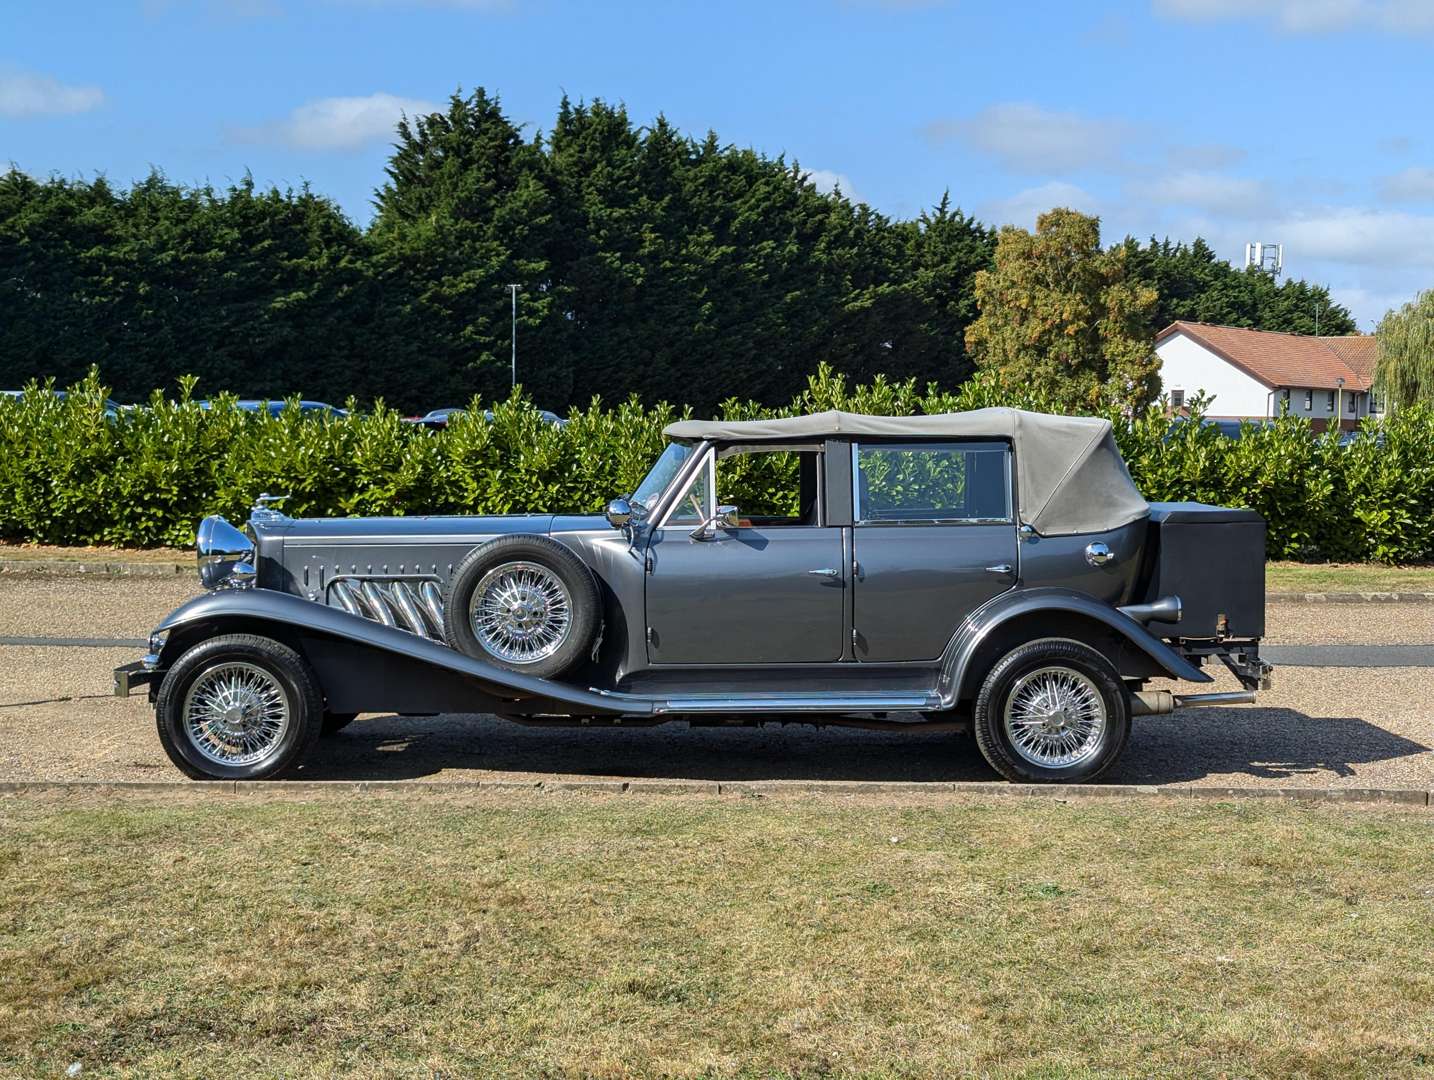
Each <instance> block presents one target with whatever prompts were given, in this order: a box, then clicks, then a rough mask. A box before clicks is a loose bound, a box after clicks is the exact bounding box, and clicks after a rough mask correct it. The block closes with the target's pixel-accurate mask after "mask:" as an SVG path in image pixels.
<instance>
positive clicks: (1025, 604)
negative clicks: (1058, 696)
mask: <svg viewBox="0 0 1434 1080" xmlns="http://www.w3.org/2000/svg"><path fill="white" fill-rule="evenodd" d="M1042 616H1046V617H1048V619H1049V622H1047V623H1046V625H1047V629H1046V630H1045V631H1044V632H1043V630H1042V623H1043V622H1046V620H1044V619H1043V618H1042ZM1072 620H1076V623H1075V625H1079V626H1083V627H1089V628H1090V629H1092V630H1095V631H1099V632H1100V633H1102V634H1103V635H1107V636H1108V635H1110V634H1114V635H1116V636H1117V637H1118V639H1119V640H1121V641H1123V642H1124V643H1125V644H1126V645H1127V646H1128V647H1129V648H1131V649H1134V650H1135V651H1136V654H1137V655H1138V656H1139V657H1142V658H1144V660H1145V661H1146V662H1148V665H1149V666H1150V667H1152V668H1153V669H1154V671H1155V672H1156V673H1158V674H1163V675H1165V676H1167V677H1169V678H1171V679H1183V680H1185V681H1186V682H1198V683H1208V682H1213V681H1214V680H1213V679H1212V678H1211V677H1210V676H1209V675H1207V674H1205V672H1203V671H1201V670H1200V669H1199V668H1197V667H1195V665H1193V664H1191V663H1190V661H1188V660H1186V659H1185V658H1184V657H1183V656H1181V655H1180V654H1179V653H1177V652H1176V651H1175V650H1174V649H1172V648H1171V647H1170V646H1169V645H1167V644H1166V643H1165V642H1163V641H1161V640H1160V639H1159V638H1158V637H1156V636H1155V635H1154V634H1152V633H1151V632H1150V631H1149V630H1147V629H1146V628H1145V627H1144V626H1142V625H1141V624H1140V623H1138V622H1136V621H1135V620H1134V619H1132V618H1131V617H1130V616H1129V615H1126V614H1125V613H1124V612H1122V611H1118V610H1117V609H1116V608H1114V607H1112V606H1111V605H1109V604H1106V603H1102V602H1101V601H1099V600H1096V599H1094V598H1093V597H1090V596H1088V595H1086V594H1084V593H1079V592H1075V591H1073V590H1070V589H1018V590H1013V591H1011V592H1006V593H1002V594H1001V595H999V596H997V597H996V598H995V599H993V600H991V601H990V602H988V603H987V604H985V605H984V606H983V607H981V608H979V609H978V610H977V611H975V612H973V613H972V614H971V615H970V616H969V617H968V618H967V619H966V621H965V622H964V623H962V624H961V627H960V628H959V629H958V630H957V631H956V633H955V635H954V636H953V637H952V638H951V642H950V643H949V644H948V645H947V646H946V651H945V653H944V654H943V655H942V670H941V681H940V684H939V690H940V693H941V701H942V707H943V708H953V707H954V706H955V705H956V703H957V702H959V701H961V700H963V699H966V698H971V697H974V696H975V694H976V691H977V690H978V689H979V687H980V684H981V681H982V680H983V679H984V678H985V677H986V672H987V670H989V667H990V665H991V664H994V663H995V661H996V660H997V659H999V657H998V656H995V655H988V654H990V653H992V651H993V649H994V650H997V651H1000V652H1001V653H1002V654H1004V652H1005V651H1006V650H1005V648H1004V647H1003V646H1005V645H1006V644H1007V643H1006V642H1004V641H1003V640H1002V639H1003V637H1004V636H1005V634H1004V631H1009V630H1012V629H1014V628H1015V626H1016V625H1017V624H1018V623H1020V624H1026V623H1028V624H1030V634H1029V636H1028V637H1027V638H1026V640H1034V639H1036V638H1042V637H1060V636H1064V635H1063V634H1062V633H1061V632H1060V631H1059V630H1058V629H1056V628H1057V627H1060V626H1069V625H1072ZM1011 647H1014V645H1011ZM1119 666H1120V665H1118V664H1117V667H1119Z"/></svg>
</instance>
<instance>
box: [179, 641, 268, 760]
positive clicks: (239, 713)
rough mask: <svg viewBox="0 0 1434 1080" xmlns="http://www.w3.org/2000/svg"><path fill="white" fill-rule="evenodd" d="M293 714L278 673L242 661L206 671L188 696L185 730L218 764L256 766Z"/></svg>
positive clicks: (231, 662)
mask: <svg viewBox="0 0 1434 1080" xmlns="http://www.w3.org/2000/svg"><path fill="white" fill-rule="evenodd" d="M290 719H291V714H290V709H289V702H288V696H287V694H286V693H285V691H284V688H283V686H282V685H280V683H279V681H278V679H277V678H275V676H274V675H273V674H272V673H271V672H269V671H267V670H265V669H264V668H261V667H259V666H258V665H257V664H251V663H248V662H244V661H221V662H219V663H217V664H214V665H213V666H212V667H210V668H208V669H206V670H204V671H203V672H201V673H200V674H199V676H198V677H197V678H196V679H195V680H194V682H193V683H192V684H191V685H190V687H189V691H188V693H187V694H185V698H184V732H185V734H186V736H187V737H188V738H189V741H190V743H191V744H192V745H193V746H194V748H195V749H196V750H197V751H198V752H199V753H200V754H202V755H203V756H204V757H206V758H208V759H209V760H210V761H213V762H216V763H218V764H220V765H253V764H255V763H257V762H260V761H263V760H264V759H265V758H267V757H269V756H270V755H271V754H273V753H274V752H275V751H276V750H277V749H278V747H279V745H280V744H281V743H282V741H283V738H284V735H285V733H286V732H287V731H288V728H289V723H290Z"/></svg>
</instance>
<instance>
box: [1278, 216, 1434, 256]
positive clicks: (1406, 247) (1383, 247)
mask: <svg viewBox="0 0 1434 1080" xmlns="http://www.w3.org/2000/svg"><path fill="white" fill-rule="evenodd" d="M1265 231H1266V233H1267V234H1268V235H1269V236H1270V237H1272V238H1273V239H1276V240H1279V241H1281V242H1282V243H1283V244H1284V245H1285V250H1286V252H1291V251H1294V252H1298V253H1299V254H1300V256H1301V257H1304V258H1310V259H1324V260H1329V261H1333V262H1342V263H1350V264H1353V265H1357V266H1374V267H1392V266H1408V267H1415V266H1418V267H1429V266H1434V216H1430V215H1426V214H1410V213H1406V212H1404V211H1402V210H1367V209H1360V208H1357V207H1335V208H1330V209H1327V210H1319V211H1312V212H1305V213H1302V214H1295V215H1291V216H1289V217H1286V218H1285V219H1284V220H1283V221H1278V222H1274V223H1272V224H1271V226H1270V227H1269V228H1268V229H1266V230H1265Z"/></svg>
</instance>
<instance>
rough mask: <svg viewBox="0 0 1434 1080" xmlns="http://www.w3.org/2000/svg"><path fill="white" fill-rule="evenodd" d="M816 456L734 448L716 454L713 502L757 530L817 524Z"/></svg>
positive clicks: (813, 453) (801, 449) (802, 449)
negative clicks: (734, 510) (733, 509)
mask: <svg viewBox="0 0 1434 1080" xmlns="http://www.w3.org/2000/svg"><path fill="white" fill-rule="evenodd" d="M821 458H822V455H821V453H820V451H816V450H812V449H809V448H805V447H795V448H792V449H775V448H766V447H735V448H730V449H723V450H719V451H718V453H717V502H718V503H719V504H720V505H726V506H735V507H737V510H738V512H739V513H740V514H741V517H742V520H743V521H744V522H751V524H752V525H753V526H757V527H772V526H779V525H817V524H820V521H819V517H820V505H819V495H818V489H819V484H818V476H819V475H820V469H821Z"/></svg>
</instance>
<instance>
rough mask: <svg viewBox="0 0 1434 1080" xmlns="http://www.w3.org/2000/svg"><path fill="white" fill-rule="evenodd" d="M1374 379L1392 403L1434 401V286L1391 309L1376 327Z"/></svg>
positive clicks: (1378, 388) (1405, 403)
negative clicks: (1377, 343) (1376, 351)
mask: <svg viewBox="0 0 1434 1080" xmlns="http://www.w3.org/2000/svg"><path fill="white" fill-rule="evenodd" d="M1375 336H1376V337H1377V338H1378V340H1379V359H1378V360H1377V361H1376V363H1375V368H1374V383H1375V387H1376V389H1377V390H1378V391H1379V393H1380V394H1382V395H1384V397H1385V399H1386V400H1387V401H1388V402H1389V404H1390V405H1393V406H1394V407H1396V408H1398V407H1401V406H1409V405H1413V404H1414V403H1415V402H1420V401H1422V402H1426V403H1430V402H1434V289H1430V290H1427V291H1425V292H1421V293H1420V294H1419V295H1418V296H1417V297H1415V298H1414V299H1413V300H1411V301H1409V303H1407V304H1404V305H1403V306H1401V307H1400V308H1398V309H1397V310H1394V311H1390V312H1388V313H1387V314H1386V315H1385V316H1384V318H1383V319H1381V320H1380V321H1379V327H1378V328H1377V329H1376V330H1375Z"/></svg>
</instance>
